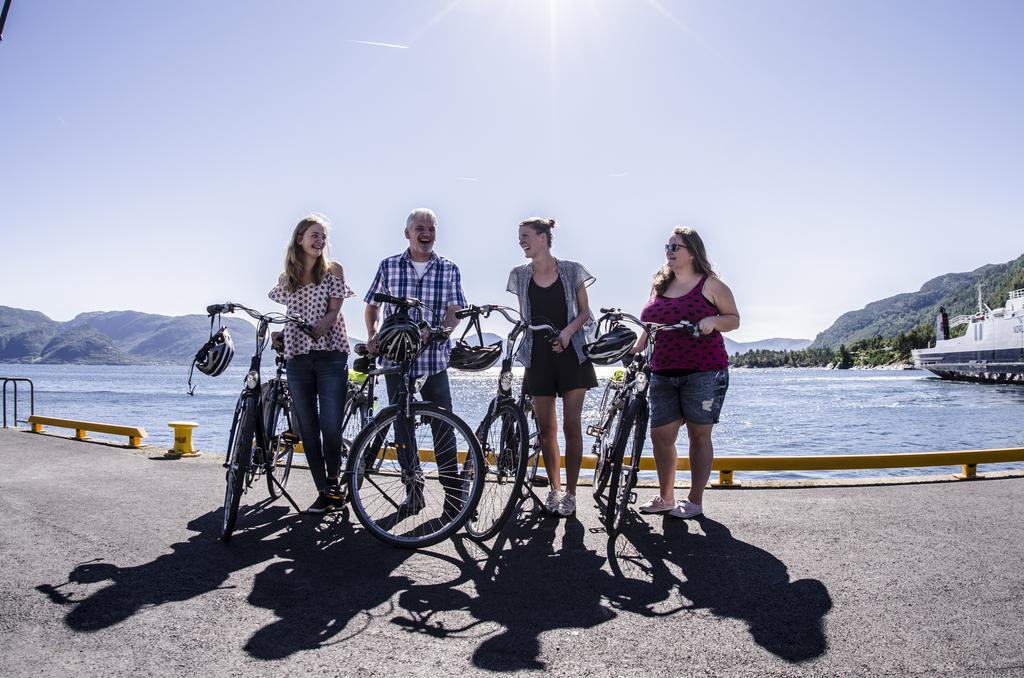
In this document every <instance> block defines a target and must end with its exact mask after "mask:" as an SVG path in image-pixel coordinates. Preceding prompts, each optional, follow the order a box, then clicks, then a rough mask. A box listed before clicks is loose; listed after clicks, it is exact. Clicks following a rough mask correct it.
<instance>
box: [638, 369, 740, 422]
mask: <svg viewBox="0 0 1024 678" xmlns="http://www.w3.org/2000/svg"><path fill="white" fill-rule="evenodd" d="M728 390H729V370H727V369H725V370H710V371H708V372H694V373H693V374H688V375H686V376H684V377H665V376H662V375H660V374H652V375H651V388H650V391H649V396H648V397H649V399H650V401H651V428H657V427H658V426H664V425H665V424H671V423H672V422H674V421H679V419H680V418H682V420H683V423H684V424H685V423H686V422H693V423H694V424H717V423H718V415H719V414H721V412H722V402H724V401H725V392H726V391H728Z"/></svg>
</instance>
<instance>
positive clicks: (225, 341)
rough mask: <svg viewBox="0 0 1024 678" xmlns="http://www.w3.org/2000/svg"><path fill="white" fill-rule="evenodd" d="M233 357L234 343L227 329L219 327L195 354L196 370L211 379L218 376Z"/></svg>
mask: <svg viewBox="0 0 1024 678" xmlns="http://www.w3.org/2000/svg"><path fill="white" fill-rule="evenodd" d="M233 357H235V342H233V341H232V340H231V333H230V332H228V328H226V327H221V328H220V330H218V332H217V333H216V334H214V335H213V336H212V337H210V340H209V341H207V342H206V343H205V344H203V347H202V348H201V349H199V352H198V353H196V359H195V364H196V369H197V370H199V371H200V372H202V373H203V374H207V375H209V376H211V377H216V376H219V375H220V374H222V373H223V372H224V370H226V369H227V368H228V365H230V364H231V359H232V358H233Z"/></svg>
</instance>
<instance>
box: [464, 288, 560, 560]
mask: <svg viewBox="0 0 1024 678" xmlns="http://www.w3.org/2000/svg"><path fill="white" fill-rule="evenodd" d="M491 313H499V314H501V315H502V316H504V318H505V319H506V320H507V321H509V322H510V323H512V329H511V330H510V331H509V333H508V337H507V339H506V340H505V342H504V344H503V352H502V363H501V372H500V373H499V376H498V386H497V393H496V394H495V396H494V398H493V399H492V400H491V402H490V403H489V404H488V406H487V413H486V414H485V415H484V418H483V419H482V420H481V422H480V424H479V425H478V426H477V428H476V437H477V440H479V441H480V447H481V451H482V453H483V467H482V468H483V471H482V475H483V480H484V483H483V490H482V494H481V497H480V502H479V504H477V507H476V511H475V512H474V514H473V516H472V517H471V518H470V520H469V521H468V522H467V523H466V531H467V533H468V534H469V535H470V536H471V537H473V538H474V539H477V540H480V541H484V540H487V539H490V538H491V537H493V536H495V535H496V534H498V533H499V532H500V531H501V529H502V528H503V527H504V526H505V523H507V522H508V520H509V518H510V517H511V516H512V513H513V512H514V511H515V510H516V509H517V508H518V507H519V506H520V505H521V504H522V502H524V501H525V500H526V499H528V498H532V499H533V501H534V503H535V505H538V506H539V505H542V504H543V502H542V501H541V499H540V497H538V496H537V494H536V493H535V492H534V490H533V488H534V486H535V485H538V486H539V485H546V484H547V479H546V478H544V479H543V481H542V482H538V481H540V480H541V478H539V477H538V476H537V467H538V463H539V460H540V457H541V446H540V435H539V433H538V430H537V423H536V417H535V415H534V412H533V405H532V401H531V400H530V396H529V394H527V393H524V392H521V393H520V396H519V398H518V400H517V399H515V398H514V397H513V396H512V384H513V376H512V361H513V359H514V358H515V355H516V350H517V348H518V343H519V341H520V339H521V338H522V337H523V335H524V334H525V333H526V332H527V331H540V332H543V333H545V335H546V336H548V337H557V336H558V330H557V329H556V328H554V327H552V326H551V325H550V324H547V323H535V324H534V323H526V322H525V321H523V319H522V317H521V316H520V314H519V313H518V312H517V311H516V310H515V309H512V308H509V307H507V306H497V305H491V304H488V305H485V306H470V307H468V308H465V309H462V310H461V311H459V312H458V313H456V317H458V318H460V319H465V318H469V319H470V320H469V324H468V326H467V327H466V330H465V332H463V336H462V339H463V341H464V340H465V338H466V335H467V334H468V333H469V332H470V330H472V329H475V330H476V334H477V338H478V341H479V343H480V345H481V346H482V345H483V334H482V332H481V331H480V318H481V317H483V318H489V317H490V315H491ZM491 365H493V363H491ZM487 366H488V367H489V366H490V365H487Z"/></svg>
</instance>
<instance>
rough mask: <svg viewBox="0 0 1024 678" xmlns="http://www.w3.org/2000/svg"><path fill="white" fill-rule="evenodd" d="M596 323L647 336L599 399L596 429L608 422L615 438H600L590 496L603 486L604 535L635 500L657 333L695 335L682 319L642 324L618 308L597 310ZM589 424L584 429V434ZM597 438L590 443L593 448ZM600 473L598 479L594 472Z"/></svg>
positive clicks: (614, 529)
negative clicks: (603, 401) (632, 328)
mask: <svg viewBox="0 0 1024 678" xmlns="http://www.w3.org/2000/svg"><path fill="white" fill-rule="evenodd" d="M601 313H602V314H603V315H602V316H601V319H600V320H599V321H598V327H599V328H600V327H609V328H610V327H613V326H615V325H618V324H622V323H626V324H629V325H634V326H636V327H638V328H639V329H641V330H643V331H644V332H646V334H647V342H646V345H645V346H644V349H643V351H641V352H640V353H637V354H636V355H635V356H633V359H632V360H631V361H629V362H628V363H627V364H626V367H625V370H624V371H623V373H622V375H621V378H620V379H619V380H618V381H617V385H612V384H611V381H612V380H610V383H609V385H608V386H606V391H605V399H607V400H608V401H609V403H608V405H607V407H606V408H605V410H603V411H604V412H605V415H604V422H603V425H602V427H601V428H600V429H599V430H598V431H597V432H598V433H599V434H600V436H601V437H604V436H607V432H608V431H609V430H610V429H611V426H612V424H614V425H615V436H614V438H613V439H612V442H611V445H610V446H609V445H608V444H607V441H606V440H605V441H602V442H601V449H600V452H601V453H602V454H603V460H602V459H601V458H599V461H598V463H599V464H600V469H595V476H594V498H595V499H598V500H600V499H601V495H602V494H603V492H604V488H605V487H607V488H608V495H607V497H606V498H605V526H606V527H607V529H608V532H609V533H615V532H617V531H618V529H619V527H620V525H621V524H622V518H623V516H624V515H625V512H626V507H627V506H628V505H629V504H635V503H636V493H635V492H634V491H633V488H635V487H636V483H637V475H638V473H639V471H640V457H641V454H642V453H643V449H644V442H645V441H646V439H647V426H648V423H649V419H648V417H649V413H650V403H649V401H648V396H647V391H648V387H649V386H650V380H651V365H650V361H651V355H652V354H653V351H654V344H655V342H656V341H657V337H658V334H659V333H661V332H664V331H666V330H684V331H687V332H690V333H691V334H692V335H693V336H695V337H699V336H701V334H700V330H699V329H698V327H697V326H696V325H695V324H693V323H691V322H688V321H685V320H682V321H680V322H678V323H674V324H659V323H646V322H643V321H642V320H640V319H639V318H637V317H636V316H634V315H630V314H629V313H624V312H623V311H622V310H621V309H618V308H602V309H601ZM589 432H590V427H588V433H589ZM596 445H597V441H595V446H596ZM627 446H628V447H629V464H628V465H627V464H626V462H625V456H626V448H627ZM601 474H604V476H605V477H603V478H601V477H600V475H601Z"/></svg>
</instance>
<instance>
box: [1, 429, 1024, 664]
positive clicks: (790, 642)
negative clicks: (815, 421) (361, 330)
mask: <svg viewBox="0 0 1024 678" xmlns="http://www.w3.org/2000/svg"><path fill="white" fill-rule="evenodd" d="M162 453H163V450H162V449H155V448H143V449H142V450H128V449H123V448H119V447H116V446H110V445H103V444H95V443H83V442H76V441H73V440H68V439H64V438H59V437H55V436H47V435H36V434H31V433H27V432H21V431H14V430H0V462H2V463H3V466H4V468H5V469H6V470H5V471H4V472H3V474H2V476H0V553H2V554H3V561H4V567H3V568H2V570H0V648H2V653H0V657H2V659H0V675H3V676H75V677H76V678H81V677H83V676H112V675H116V676H192V675H196V676H198V675H202V676H236V675H237V676H284V675H287V676H306V675H318V676H334V675H337V676H348V675H359V676H388V677H389V678H392V677H395V678H397V677H398V676H405V675H429V676H432V677H433V678H437V677H439V676H446V675H463V676H465V675H481V674H490V673H497V672H513V671H514V672H521V673H522V674H523V675H530V674H540V673H548V674H551V675H559V676H563V675H564V676H591V675H598V676H657V675H666V676H669V675H671V676H683V675H686V676H692V677H696V676H703V675H716V676H803V675H807V676H822V675H827V676H851V675H864V676H868V675H870V676H876V675H892V676H905V675H923V676H932V675H942V676H1015V675H1024V564H1022V563H1024V479H1022V478H1020V477H1016V478H1007V479H984V480H976V481H962V482H954V483H929V484H905V485H883V486H872V487H816V488H800V489H741V490H709V491H708V492H707V493H706V495H705V510H706V511H707V514H708V515H707V517H705V518H701V519H699V520H691V521H680V520H674V519H671V518H662V517H655V518H650V519H641V518H639V517H638V516H636V517H635V518H634V519H633V520H630V521H629V522H628V523H627V525H626V526H625V528H624V532H623V534H622V535H620V536H619V537H618V538H617V539H615V540H613V541H609V539H608V537H607V535H606V534H605V532H604V530H603V528H602V524H601V521H600V520H599V519H598V516H597V512H596V510H595V509H594V508H593V507H592V503H591V502H590V501H586V500H584V498H586V499H588V500H589V488H583V489H582V491H581V494H580V499H581V501H580V509H579V514H578V516H577V517H576V518H573V519H569V520H556V519H553V518H547V517H541V516H539V515H538V514H536V513H526V514H524V515H523V516H521V517H520V519H519V520H517V521H516V522H514V523H513V524H510V525H509V526H508V528H507V529H506V531H505V532H504V534H503V535H501V536H499V538H498V539H497V541H496V542H495V543H493V544H488V545H486V547H481V546H479V545H477V544H474V543H473V542H471V541H469V540H468V539H463V538H461V537H458V538H456V539H454V540H452V541H449V542H445V543H442V544H440V545H438V546H435V547H432V548H431V549H428V550H425V551H419V552H411V551H401V550H396V549H393V548H390V547H388V546H386V545H384V544H382V543H379V542H377V541H376V540H374V539H373V538H372V537H370V536H369V535H367V534H366V533H365V532H364V531H363V530H362V529H361V528H360V527H359V526H358V523H357V521H356V520H355V519H354V517H350V516H348V515H347V514H345V513H339V514H331V515H329V516H327V517H326V518H323V519H319V518H313V517H307V516H301V515H297V514H296V513H295V512H294V511H291V510H290V509H289V507H288V506H287V504H285V503H284V502H283V500H279V501H278V502H277V503H275V504H272V505H269V506H266V505H258V503H259V502H261V501H262V500H264V499H266V496H267V495H266V488H265V487H264V486H262V485H260V486H257V487H255V488H254V489H255V492H254V493H252V494H251V495H247V496H246V497H245V498H243V502H244V503H245V504H247V506H248V510H246V511H245V512H244V513H243V515H242V516H241V517H240V519H239V531H238V532H237V533H236V535H235V537H234V539H233V540H232V542H231V544H230V545H224V544H221V543H220V542H219V541H218V539H217V537H218V533H219V525H220V513H221V501H222V497H223V491H224V481H223V479H224V471H223V468H222V467H221V466H220V460H219V459H217V458H216V457H213V456H209V455H207V456H204V457H200V458H198V459H189V460H167V459H164V458H163V457H162V456H161V455H162ZM289 489H292V490H293V491H294V492H295V494H296V498H297V500H298V501H299V502H300V505H305V504H306V503H308V502H309V501H311V500H312V498H313V496H312V495H313V491H312V483H311V481H310V480H309V477H308V473H307V472H306V471H304V470H296V471H295V472H294V473H293V478H292V480H291V481H290V483H289ZM652 492H653V491H652V490H650V489H644V490H642V491H641V492H640V500H641V501H644V500H646V499H647V498H648V497H649V496H650V495H651V493H652Z"/></svg>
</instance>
